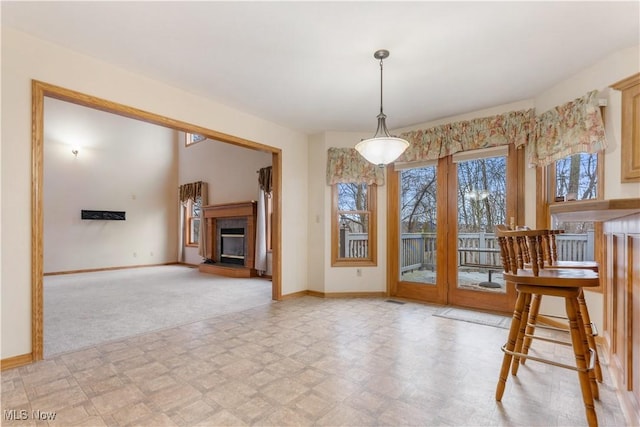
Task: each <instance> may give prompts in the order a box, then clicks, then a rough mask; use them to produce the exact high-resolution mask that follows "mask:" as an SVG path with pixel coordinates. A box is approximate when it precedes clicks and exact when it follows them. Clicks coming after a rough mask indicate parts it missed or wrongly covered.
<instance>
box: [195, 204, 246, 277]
mask: <svg viewBox="0 0 640 427" xmlns="http://www.w3.org/2000/svg"><path fill="white" fill-rule="evenodd" d="M256 208H257V206H256V202H253V201H251V202H240V203H229V204H224V205H209V206H203V207H202V214H203V218H204V221H205V224H206V234H207V239H206V243H207V244H206V261H205V262H204V263H202V264H200V267H199V269H200V271H202V272H204V273H213V274H220V275H224V276H230V277H255V276H257V271H256V269H255V268H254V265H253V262H254V251H255V239H256Z"/></svg>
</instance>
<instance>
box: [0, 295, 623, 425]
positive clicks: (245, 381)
mask: <svg viewBox="0 0 640 427" xmlns="http://www.w3.org/2000/svg"><path fill="white" fill-rule="evenodd" d="M440 309H441V307H439V306H430V305H424V304H417V303H410V302H408V303H405V304H402V305H399V304H392V303H388V302H385V300H384V299H376V298H370V299H369V298H360V299H358V298H353V299H320V298H314V297H303V298H298V299H294V300H289V301H284V302H277V303H272V304H269V305H266V306H260V307H256V308H252V309H249V310H246V311H243V312H238V313H233V314H226V315H221V316H218V317H215V318H212V319H208V320H204V321H199V322H195V323H192V324H189V325H186V326H181V327H176V328H172V329H167V330H163V331H157V332H152V333H148V334H144V335H140V336H136V337H132V338H127V339H123V340H120V341H115V342H111V343H108V344H104V345H99V346H96V347H92V348H89V349H85V350H82V351H77V352H72V353H67V354H63V355H59V356H57V357H54V358H52V359H50V360H45V361H41V362H38V363H35V364H32V365H29V366H24V367H21V368H17V369H12V370H8V371H4V372H2V414H3V420H2V425H38V426H45V425H63V426H72V425H81V426H104V425H107V426H134V425H140V426H220V425H225V426H227V425H228V426H235V425H277V426H280V425H303V426H306V425H318V426H368V425H389V426H400V425H418V426H429V425H444V426H451V425H455V426H459V425H473V426H475V425H508V426H579V425H586V419H585V415H584V410H583V405H582V399H581V395H580V388H579V385H578V379H577V375H576V374H575V372H572V371H568V370H564V369H560V368H555V367H552V366H547V365H542V364H539V363H534V362H531V361H530V362H529V363H527V365H526V366H524V367H522V368H521V369H520V371H519V373H518V377H516V378H514V377H510V378H509V381H508V383H507V389H506V392H505V396H504V398H503V401H502V403H498V402H496V401H495V399H494V392H495V386H496V382H497V379H498V371H499V368H500V363H501V360H502V353H501V351H500V346H501V345H502V344H503V342H504V341H505V339H506V335H507V331H506V330H505V329H502V328H496V327H491V326H484V325H478V324H473V323H468V322H463V321H457V320H451V319H445V318H441V317H437V316H433V314H434V313H436V312H437V311H438V310H440ZM534 350H535V352H536V353H538V354H546V355H549V354H553V355H554V356H555V357H559V358H560V359H566V360H567V361H570V360H571V354H570V352H569V350H567V349H566V348H564V347H562V346H558V345H554V344H550V343H544V342H540V343H536V346H535V348H534ZM22 410H24V411H26V412H24V413H22V412H20V411H22ZM34 411H40V413H41V414H44V415H46V414H47V413H48V412H55V414H56V416H55V420H54V421H48V422H47V421H36V420H35V419H34V418H33V415H34ZM596 412H597V414H598V420H599V423H600V425H601V426H621V425H624V424H625V422H624V419H623V417H622V415H621V411H620V407H619V404H618V401H617V400H616V396H615V391H614V390H613V389H612V387H611V383H610V381H609V377H608V375H606V366H605V382H604V383H603V384H601V385H600V401H599V402H596ZM10 414H14V415H15V416H16V417H21V415H22V414H26V415H28V419H26V420H22V421H10V420H8V418H10V417H11V415H10Z"/></svg>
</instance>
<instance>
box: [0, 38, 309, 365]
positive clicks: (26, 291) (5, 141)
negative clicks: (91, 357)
mask: <svg viewBox="0 0 640 427" xmlns="http://www.w3.org/2000/svg"><path fill="white" fill-rule="evenodd" d="M1 36H2V46H1V47H2V49H1V55H2V76H1V77H2V126H1V127H2V129H1V136H2V138H1V140H2V165H1V166H2V167H1V172H0V173H1V185H0V188H1V195H0V197H1V199H2V206H3V211H2V224H1V230H2V235H1V236H0V237H1V242H2V245H1V251H2V253H1V258H2V259H1V263H2V265H1V266H2V272H1V275H0V279H1V283H0V292H1V295H2V303H1V309H2V311H1V317H0V323H1V324H2V326H1V328H2V329H1V335H2V338H1V346H2V349H1V353H0V357H1V358H2V359H5V358H8V357H12V356H17V355H22V354H27V353H30V352H31V80H32V79H37V80H41V81H44V82H47V83H51V84H55V85H58V86H62V87H65V88H69V89H73V90H76V91H79V92H83V93H86V94H90V95H93V96H97V97H100V98H104V99H107V100H110V101H115V102H119V103H121V104H125V105H129V106H132V107H135V108H139V109H142V110H145V111H150V112H152V113H156V114H160V115H164V116H166V117H170V118H173V119H178V120H183V121H185V122H189V123H193V124H196V125H201V126H204V127H206V128H210V129H213V130H217V131H220V132H224V133H227V134H231V135H236V136H238V137H242V138H245V139H249V140H253V141H256V142H260V143H263V144H266V145H270V146H273V147H278V148H280V149H282V175H283V185H282V223H283V227H282V242H283V247H282V293H283V294H285V295H286V294H289V293H293V292H297V291H300V290H304V289H307V247H308V239H307V223H308V218H307V217H308V215H307V202H306V201H307V188H308V179H307V172H306V167H307V137H306V135H304V134H301V133H299V132H296V131H293V130H291V129H287V128H284V127H282V126H278V125H276V124H273V123H271V122H268V121H265V120H262V119H260V118H257V117H255V116H251V115H249V114H246V113H243V112H241V111H238V110H234V109H232V108H228V107H225V106H223V105H220V104H217V103H214V102H211V101H209V100H207V99H205V98H202V97H199V96H197V95H194V94H190V93H187V92H183V91H181V90H178V89H176V88H174V87H171V86H167V85H165V84H163V83H160V82H158V81H154V80H151V79H149V78H146V77H144V76H141V75H138V74H135V73H132V72H130V71H127V70H124V69H122V68H118V67H116V66H113V65H111V64H108V63H105V62H102V61H98V60H96V59H93V58H91V57H88V56H85V55H81V54H78V53H75V52H72V51H70V50H68V49H65V48H62V47H60V46H57V45H54V44H51V43H48V42H45V41H42V40H39V39H37V38H34V37H31V36H28V35H25V34H24V33H21V32H18V31H14V30H11V29H7V28H5V27H3V28H2V34H1ZM7 206H10V207H11V209H6V207H7Z"/></svg>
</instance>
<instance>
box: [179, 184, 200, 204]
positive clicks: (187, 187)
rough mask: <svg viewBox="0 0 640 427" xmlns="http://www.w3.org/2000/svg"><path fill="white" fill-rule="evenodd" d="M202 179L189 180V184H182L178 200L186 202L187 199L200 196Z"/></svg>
mask: <svg viewBox="0 0 640 427" xmlns="http://www.w3.org/2000/svg"><path fill="white" fill-rule="evenodd" d="M203 184H205V183H204V182H202V181H198V182H190V183H189V184H183V185H181V186H180V201H181V202H186V201H187V200H189V199H191V200H195V199H196V198H198V197H202V192H203Z"/></svg>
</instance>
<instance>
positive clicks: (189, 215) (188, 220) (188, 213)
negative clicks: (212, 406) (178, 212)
mask: <svg viewBox="0 0 640 427" xmlns="http://www.w3.org/2000/svg"><path fill="white" fill-rule="evenodd" d="M194 203H195V201H194V200H191V199H189V200H187V204H186V206H185V221H184V245H185V246H187V247H196V248H197V247H198V245H199V244H200V242H199V241H195V242H194V241H193V235H192V233H191V230H192V225H193V223H194V222H195V221H196V220H197V221H201V216H194V215H193V205H194ZM200 214H202V206H200ZM198 227H199V225H198ZM198 237H199V236H198Z"/></svg>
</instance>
